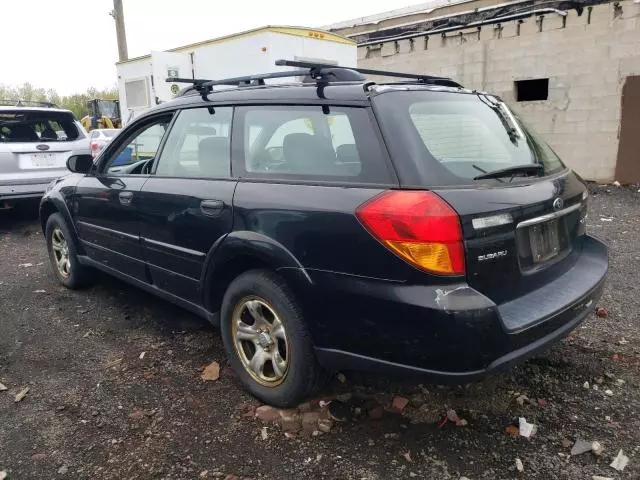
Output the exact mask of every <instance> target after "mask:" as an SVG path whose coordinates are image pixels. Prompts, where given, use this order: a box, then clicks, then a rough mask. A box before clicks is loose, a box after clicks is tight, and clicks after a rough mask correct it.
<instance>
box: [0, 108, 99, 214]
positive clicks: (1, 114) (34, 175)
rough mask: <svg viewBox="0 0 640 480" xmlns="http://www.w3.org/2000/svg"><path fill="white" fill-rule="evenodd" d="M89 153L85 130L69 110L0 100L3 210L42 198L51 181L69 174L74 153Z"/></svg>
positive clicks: (0, 157)
mask: <svg viewBox="0 0 640 480" xmlns="http://www.w3.org/2000/svg"><path fill="white" fill-rule="evenodd" d="M26 105H31V106H26ZM34 105H36V106H34ZM89 152H90V151H89V140H88V138H87V135H86V132H85V131H84V129H83V128H82V126H81V125H80V123H79V122H78V121H77V120H76V119H75V117H74V116H73V113H71V112H70V111H68V110H62V109H58V108H55V106H54V105H53V104H48V103H39V102H24V101H16V102H8V101H2V100H0V209H2V208H3V207H6V206H10V205H11V204H12V203H15V202H16V201H19V200H22V199H27V198H40V197H41V196H42V194H43V193H44V192H45V190H46V188H47V185H48V184H49V183H51V182H52V181H53V180H55V179H57V178H58V177H61V176H63V175H66V174H68V173H69V171H68V170H67V166H66V164H67V159H68V158H69V157H70V156H71V155H79V154H87V153H89Z"/></svg>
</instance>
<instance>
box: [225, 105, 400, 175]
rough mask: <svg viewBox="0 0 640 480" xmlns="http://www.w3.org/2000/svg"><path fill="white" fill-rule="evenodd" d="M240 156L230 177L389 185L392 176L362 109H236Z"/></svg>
mask: <svg viewBox="0 0 640 480" xmlns="http://www.w3.org/2000/svg"><path fill="white" fill-rule="evenodd" d="M236 117H237V122H236V124H235V125H236V128H237V129H238V130H239V131H241V132H242V138H241V140H239V142H241V143H242V151H243V158H242V159H241V161H236V160H237V159H234V175H236V176H241V177H250V178H272V179H294V180H309V181H314V180H315V181H337V182H360V183H383V184H388V183H390V182H391V181H392V177H391V175H390V172H389V170H388V167H387V163H386V159H385V156H384V151H383V148H382V146H381V144H380V142H379V141H378V136H377V135H376V131H375V129H374V126H373V123H372V119H371V117H370V115H369V112H368V110H367V109H365V108H349V107H329V108H327V107H325V108H324V110H323V107H322V106H262V107H238V108H237V114H236Z"/></svg>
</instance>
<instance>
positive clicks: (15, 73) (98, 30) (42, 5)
mask: <svg viewBox="0 0 640 480" xmlns="http://www.w3.org/2000/svg"><path fill="white" fill-rule="evenodd" d="M424 2H425V0H421V1H420V0H395V1H394V0H391V1H389V0H322V1H318V0H307V1H300V0H297V1H292V0H123V3H124V14H125V21H126V27H127V42H128V46H129V56H130V57H135V56H139V55H146V54H147V53H149V52H150V51H151V50H166V49H169V48H173V47H178V46H181V45H185V44H188V43H194V42H199V41H202V40H208V39H210V38H215V37H219V36H223V35H228V34H231V33H234V32H239V31H242V30H248V29H251V28H254V27H260V26H264V25H295V26H305V27H306V26H309V27H318V26H322V25H327V24H330V23H334V22H339V21H342V20H348V19H351V18H356V17H362V16H365V15H371V14H375V13H380V12H384V11H387V10H390V9H394V8H401V7H405V6H408V5H412V4H413V5H415V4H419V3H424ZM0 4H1V5H0V11H1V12H2V13H1V19H2V21H1V22H0V23H1V24H2V38H3V42H2V45H3V46H2V49H1V50H0V83H2V84H8V85H17V84H22V83H24V82H27V81H28V82H31V83H32V84H33V85H34V86H36V87H44V88H55V89H56V90H57V91H58V93H60V94H63V95H65V94H70V93H74V92H80V91H84V90H86V88H87V87H90V86H95V87H98V88H102V87H106V86H111V85H114V84H115V83H116V70H115V66H114V64H115V62H116V61H117V59H118V49H117V43H116V34H115V24H114V21H113V19H112V18H111V16H109V12H110V11H111V9H112V8H113V1H112V0H0Z"/></svg>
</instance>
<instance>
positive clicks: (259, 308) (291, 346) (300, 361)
mask: <svg viewBox="0 0 640 480" xmlns="http://www.w3.org/2000/svg"><path fill="white" fill-rule="evenodd" d="M252 312H254V313H252ZM256 317H258V318H259V317H263V320H265V319H266V321H267V323H266V324H265V323H264V322H258V321H255V319H256ZM220 319H221V325H220V327H221V333H222V341H223V343H224V347H225V350H226V352H227V356H228V357H229V362H230V364H231V366H232V367H233V369H234V370H235V371H236V373H237V374H238V377H239V378H240V380H241V381H242V383H243V384H244V385H245V387H246V388H247V389H248V390H249V392H251V394H252V395H254V396H255V397H257V398H258V399H260V400H262V401H264V402H266V403H268V404H270V405H273V406H276V407H290V406H293V405H297V404H298V403H300V402H301V401H303V400H304V399H305V398H306V397H308V396H309V395H310V394H311V393H312V392H313V391H314V390H315V389H316V388H317V387H318V386H319V380H320V375H321V369H320V366H319V365H318V362H317V360H316V357H315V354H314V350H313V343H312V341H311V337H310V335H309V331H308V330H307V328H306V325H305V322H304V318H303V315H302V311H301V309H300V306H299V305H298V303H297V301H296V299H295V297H294V295H293V294H292V292H291V291H290V289H289V288H288V287H287V285H286V283H285V282H284V281H283V280H282V279H281V278H280V277H279V276H277V275H275V274H274V273H272V272H270V271H267V270H251V271H248V272H245V273H243V274H241V275H240V276H238V277H237V278H236V279H235V280H233V282H231V284H230V285H229V287H228V289H227V291H226V293H225V295H224V298H223V300H222V309H221V317H220ZM270 319H271V320H272V322H271V324H270V326H268V322H269V320H270ZM278 319H279V321H280V324H281V325H282V327H283V329H282V330H281V329H280V328H278ZM239 321H242V323H239ZM252 321H254V323H253V325H251V322H252ZM261 325H262V326H264V325H267V329H268V332H264V329H263V328H261ZM247 327H250V328H249V329H247ZM249 330H250V331H249ZM259 330H263V332H264V333H265V335H262V334H258V335H255V336H254V335H253V333H251V332H255V331H259ZM241 334H242V335H246V336H249V338H251V339H246V338H245V339H244V340H242V341H240V340H238V338H239V337H240V335H241ZM261 335H262V336H261ZM254 337H255V338H254ZM268 337H270V338H271V342H272V343H271V345H267V346H266V347H264V344H266V343H267V338H268ZM256 342H257V343H256ZM252 345H253V347H252ZM276 351H277V353H276ZM252 352H254V353H253V355H252ZM258 353H260V356H261V358H264V357H262V356H265V355H266V357H267V358H269V359H268V360H267V361H266V362H264V361H263V372H264V375H262V376H261V375H260V374H258V373H256V371H255V370H253V369H252V368H251V366H250V364H247V362H248V361H250V360H251V359H254V356H256V355H257V354H258ZM278 355H279V358H278ZM276 360H284V362H285V364H286V368H282V367H280V368H279V369H278V370H280V371H277V369H276ZM260 363H261V362H260V361H258V362H257V364H258V365H259V364H260ZM277 363H278V365H280V364H281V362H279V361H278V362H277ZM258 370H260V369H259V368H258ZM282 371H284V375H282V376H281V375H280V374H281V373H282ZM280 376H281V377H282V378H279V377H280ZM264 377H267V378H264ZM269 377H270V378H271V380H269Z"/></svg>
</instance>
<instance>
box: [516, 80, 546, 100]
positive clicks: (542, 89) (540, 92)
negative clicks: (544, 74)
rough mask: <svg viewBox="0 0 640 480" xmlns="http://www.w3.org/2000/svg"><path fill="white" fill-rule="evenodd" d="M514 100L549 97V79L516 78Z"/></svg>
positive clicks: (544, 98)
mask: <svg viewBox="0 0 640 480" xmlns="http://www.w3.org/2000/svg"><path fill="white" fill-rule="evenodd" d="M514 84H515V90H516V102H532V101H535V100H547V99H548V98H549V79H548V78H536V79H535V80H516V81H515V82H514Z"/></svg>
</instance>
